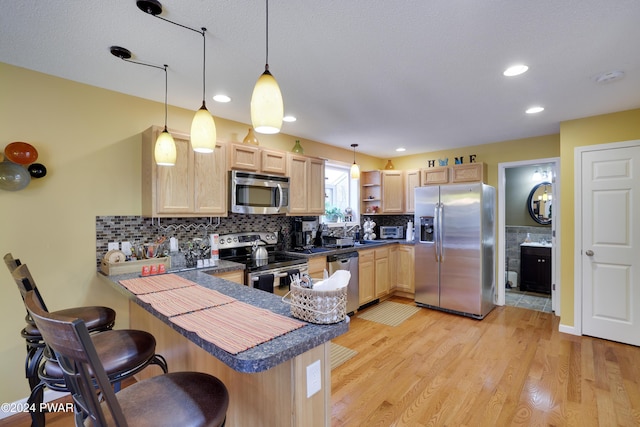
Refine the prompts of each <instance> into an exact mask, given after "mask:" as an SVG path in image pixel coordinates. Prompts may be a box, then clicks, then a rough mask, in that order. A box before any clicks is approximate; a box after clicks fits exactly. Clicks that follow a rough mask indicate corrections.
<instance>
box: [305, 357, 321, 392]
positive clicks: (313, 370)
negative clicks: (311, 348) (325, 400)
mask: <svg viewBox="0 0 640 427" xmlns="http://www.w3.org/2000/svg"><path fill="white" fill-rule="evenodd" d="M320 367H321V366H320V361H319V360H316V361H315V362H313V363H312V364H311V365H309V366H307V398H309V397H311V396H313V395H314V394H316V393H317V392H319V391H320V390H321V389H322V371H321V369H320Z"/></svg>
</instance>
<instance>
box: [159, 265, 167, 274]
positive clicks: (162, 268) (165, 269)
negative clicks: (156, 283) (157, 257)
mask: <svg viewBox="0 0 640 427" xmlns="http://www.w3.org/2000/svg"><path fill="white" fill-rule="evenodd" d="M166 272H167V268H166V267H165V266H164V264H158V274H164V273H166Z"/></svg>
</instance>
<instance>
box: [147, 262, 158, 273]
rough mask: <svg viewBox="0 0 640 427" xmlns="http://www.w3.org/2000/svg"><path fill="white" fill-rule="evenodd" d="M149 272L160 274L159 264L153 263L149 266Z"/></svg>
mask: <svg viewBox="0 0 640 427" xmlns="http://www.w3.org/2000/svg"><path fill="white" fill-rule="evenodd" d="M149 274H158V266H157V265H155V264H154V265H152V266H151V267H150V268H149Z"/></svg>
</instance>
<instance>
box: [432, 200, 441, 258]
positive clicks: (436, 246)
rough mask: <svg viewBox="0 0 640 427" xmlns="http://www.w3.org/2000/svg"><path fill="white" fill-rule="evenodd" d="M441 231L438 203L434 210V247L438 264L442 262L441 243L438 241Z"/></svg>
mask: <svg viewBox="0 0 640 427" xmlns="http://www.w3.org/2000/svg"><path fill="white" fill-rule="evenodd" d="M439 229H440V224H438V203H436V207H435V208H434V209H433V240H434V242H433V246H434V247H435V254H436V262H440V242H439V241H438V230H439Z"/></svg>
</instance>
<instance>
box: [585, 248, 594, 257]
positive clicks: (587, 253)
mask: <svg viewBox="0 0 640 427" xmlns="http://www.w3.org/2000/svg"><path fill="white" fill-rule="evenodd" d="M585 255H587V256H593V251H592V250H591V249H589V250H588V251H586V252H585Z"/></svg>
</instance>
